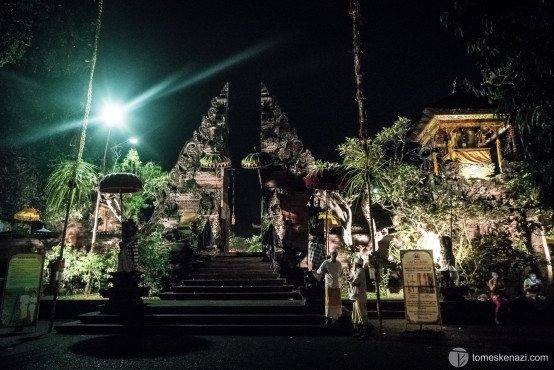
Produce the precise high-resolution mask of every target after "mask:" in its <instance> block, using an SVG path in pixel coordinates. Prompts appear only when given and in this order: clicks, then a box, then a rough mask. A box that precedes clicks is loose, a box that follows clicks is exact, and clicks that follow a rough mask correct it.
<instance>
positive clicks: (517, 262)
mask: <svg viewBox="0 0 554 370" xmlns="http://www.w3.org/2000/svg"><path fill="white" fill-rule="evenodd" d="M542 263H544V261H541V260H540V259H539V258H538V257H537V255H536V254H535V253H533V252H532V251H528V250H526V249H525V248H521V246H520V245H514V243H513V242H512V241H510V239H509V238H508V235H507V234H505V233H502V232H493V233H488V234H485V235H483V236H481V237H480V238H477V239H475V240H473V242H472V245H471V246H470V247H469V250H468V251H467V255H466V256H465V257H464V258H463V260H460V261H459V262H458V265H459V267H460V269H461V272H462V276H463V277H464V278H465V282H466V284H467V285H468V286H469V288H470V289H472V290H474V291H475V290H479V289H482V290H488V285H487V282H488V281H489V279H490V278H491V272H492V271H496V272H498V273H499V274H501V275H503V276H504V280H505V281H506V283H508V285H513V286H514V287H515V288H516V289H518V290H519V289H521V287H522V284H523V280H524V278H525V274H526V273H527V272H528V270H530V269H537V267H539V266H540V265H541V264H542ZM510 283H511V284H510Z"/></svg>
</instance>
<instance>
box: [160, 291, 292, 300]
mask: <svg viewBox="0 0 554 370" xmlns="http://www.w3.org/2000/svg"><path fill="white" fill-rule="evenodd" d="M159 296H160V299H164V300H166V299H175V300H196V299H202V300H205V299H209V300H268V299H269V300H283V299H285V300H287V299H291V300H296V299H298V300H300V299H302V296H301V295H300V293H298V292H242V293H174V292H166V293H160V294H159Z"/></svg>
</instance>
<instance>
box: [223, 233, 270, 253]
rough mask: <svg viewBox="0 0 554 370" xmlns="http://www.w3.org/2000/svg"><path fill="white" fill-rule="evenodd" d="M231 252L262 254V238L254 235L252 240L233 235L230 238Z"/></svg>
mask: <svg viewBox="0 0 554 370" xmlns="http://www.w3.org/2000/svg"><path fill="white" fill-rule="evenodd" d="M229 250H230V251H233V252H248V253H254V252H261V251H262V238H261V237H260V236H259V235H254V236H252V237H251V238H244V237H242V236H235V235H233V236H231V237H230V238H229Z"/></svg>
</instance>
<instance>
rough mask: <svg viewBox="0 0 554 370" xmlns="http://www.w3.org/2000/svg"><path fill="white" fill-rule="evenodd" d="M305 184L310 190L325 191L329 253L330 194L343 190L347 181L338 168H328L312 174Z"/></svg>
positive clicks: (326, 234) (305, 180)
mask: <svg viewBox="0 0 554 370" xmlns="http://www.w3.org/2000/svg"><path fill="white" fill-rule="evenodd" d="M304 183H305V184H306V187H307V188H308V189H313V190H323V191H325V198H326V199H325V216H324V219H325V241H326V244H327V253H329V220H330V217H329V192H330V191H339V190H343V189H344V188H345V187H346V180H345V178H344V175H343V174H342V173H341V171H340V170H339V169H338V168H337V167H328V168H323V169H320V170H317V171H314V172H312V173H310V174H309V175H308V176H306V177H305V178H304ZM320 218H321V217H320Z"/></svg>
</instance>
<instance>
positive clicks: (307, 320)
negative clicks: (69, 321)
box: [79, 312, 325, 325]
mask: <svg viewBox="0 0 554 370" xmlns="http://www.w3.org/2000/svg"><path fill="white" fill-rule="evenodd" d="M79 319H80V321H81V323H83V324H96V325H99V324H121V317H120V316H119V315H106V314H102V313H99V312H95V313H90V314H85V315H80V316H79ZM324 322H325V315H324V314H323V313H321V314H310V313H288V314H275V313H273V314H267V313H266V314H260V313H246V314H235V313H232V314H231V313H221V314H213V313H212V314H206V313H198V314H153V315H145V316H143V317H142V318H141V324H142V325H166V324H197V325H198V324H204V325H231V324H234V325H238V324H242V325H244V324H246V323H248V324H249V325H317V324H319V325H321V324H323V323H324Z"/></svg>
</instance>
